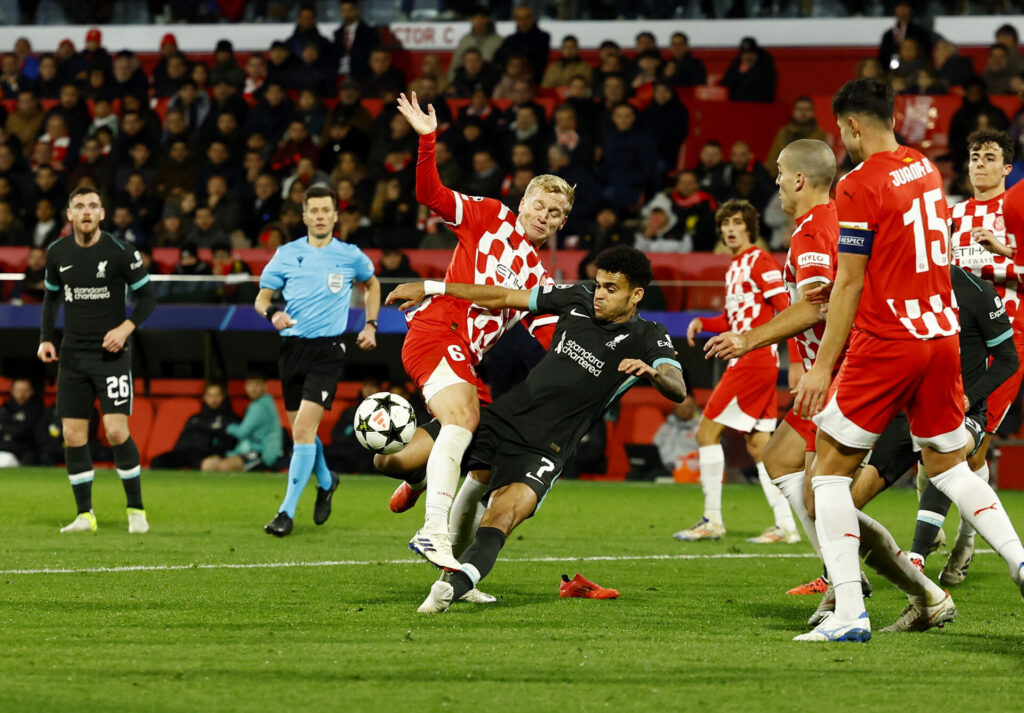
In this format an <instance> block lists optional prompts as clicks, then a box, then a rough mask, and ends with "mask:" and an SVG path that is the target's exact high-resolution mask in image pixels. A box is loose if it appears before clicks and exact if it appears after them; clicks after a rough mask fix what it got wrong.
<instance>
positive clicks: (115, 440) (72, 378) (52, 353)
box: [37, 187, 156, 534]
mask: <svg viewBox="0 0 1024 713" xmlns="http://www.w3.org/2000/svg"><path fill="white" fill-rule="evenodd" d="M104 215H105V213H104V211H103V203H102V201H101V200H100V197H99V194H98V193H97V192H96V190H95V189H92V188H84V187H83V188H76V189H75V190H74V191H72V192H71V196H70V198H69V199H68V209H67V217H68V220H70V221H71V226H72V229H73V232H72V234H71V235H69V236H67V237H65V238H61V239H60V240H58V241H56V242H55V243H53V244H52V245H51V246H50V247H49V249H48V250H47V251H46V277H45V286H46V295H45V297H44V299H43V319H42V328H41V330H40V331H41V333H40V339H39V351H38V352H37V354H38V356H39V358H40V359H41V360H42V361H43V362H46V363H50V362H54V361H57V360H58V357H57V348H56V346H54V329H55V326H56V322H57V312H58V311H59V309H60V301H61V298H63V300H64V339H63V341H62V342H61V349H60V363H59V369H58V372H57V415H58V416H59V417H60V419H61V423H62V425H63V429H64V443H65V454H66V459H67V468H68V479H69V480H70V481H71V488H72V490H73V491H74V494H75V502H76V503H77V505H78V517H76V518H75V519H74V520H73V521H72V522H71V524H69V525H67V526H65V527H63V528H61V532H88V531H94V530H96V518H95V516H94V515H93V512H92V480H93V469H92V457H91V455H90V454H89V446H88V429H89V415H90V413H91V412H92V405H93V402H94V401H95V400H96V399H97V397H98V398H99V400H100V406H101V408H102V411H103V427H104V429H105V430H106V433H107V439H108V440H109V441H110V445H111V447H112V448H113V451H114V463H115V465H116V466H117V472H118V475H120V476H121V483H122V484H123V485H124V491H125V495H126V499H127V501H128V532H131V533H139V534H141V533H145V532H147V531H148V530H149V523H148V522H147V521H146V512H145V510H143V507H142V486H141V484H140V466H139V449H138V448H137V447H136V445H135V441H133V440H132V437H131V434H130V433H129V431H128V414H130V413H131V410H132V371H131V366H132V361H131V353H130V352H129V349H128V345H127V340H128V336H129V335H130V334H131V333H132V332H134V331H135V329H136V328H137V327H138V326H139V325H140V324H142V322H143V321H145V319H146V318H147V317H148V316H149V315H150V314H151V313H152V311H153V308H154V307H155V306H156V298H155V295H154V290H153V286H152V285H151V284H150V282H149V274H148V273H147V272H146V268H145V267H143V265H142V256H141V255H140V254H139V252H138V251H137V250H135V249H134V248H132V247H130V246H128V245H125V244H124V243H122V242H120V241H118V240H117V239H115V238H114V237H113V236H111V235H110V234H109V233H104V232H102V231H101V230H100V227H99V226H100V222H101V221H102V220H103V218H104ZM129 289H130V290H132V292H133V293H134V295H135V309H134V310H132V314H131V316H130V317H128V318H125V292H126V291H127V290H129Z"/></svg>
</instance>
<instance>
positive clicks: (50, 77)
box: [35, 52, 64, 99]
mask: <svg viewBox="0 0 1024 713" xmlns="http://www.w3.org/2000/svg"><path fill="white" fill-rule="evenodd" d="M63 83H64V78H63V77H62V76H61V74H60V65H59V64H58V63H57V58H56V57H55V56H54V55H52V54H50V53H49V52H48V53H46V54H44V55H43V56H41V57H40V58H39V79H37V80H36V83H35V93H36V96H37V97H38V98H39V99H56V98H57V97H59V96H60V88H61V85H62V84H63Z"/></svg>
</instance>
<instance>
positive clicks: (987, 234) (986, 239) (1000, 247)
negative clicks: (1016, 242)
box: [971, 228, 1013, 257]
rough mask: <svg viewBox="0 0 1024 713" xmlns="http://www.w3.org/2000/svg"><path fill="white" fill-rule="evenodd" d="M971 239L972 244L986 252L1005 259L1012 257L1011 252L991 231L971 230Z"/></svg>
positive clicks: (982, 229)
mask: <svg viewBox="0 0 1024 713" xmlns="http://www.w3.org/2000/svg"><path fill="white" fill-rule="evenodd" d="M971 237H973V238H974V242H976V243H977V244H978V245H980V246H981V247H983V248H985V249H986V250H988V251H989V252H990V253H995V254H996V255H1003V256H1005V257H1013V250H1011V249H1010V247H1009V246H1008V245H1006V244H1005V243H1003V242H1002V241H1001V240H1000V239H999V238H997V237H996V236H995V234H993V233H992V231H991V230H986V229H985V228H973V229H972V230H971Z"/></svg>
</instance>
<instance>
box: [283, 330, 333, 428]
mask: <svg viewBox="0 0 1024 713" xmlns="http://www.w3.org/2000/svg"><path fill="white" fill-rule="evenodd" d="M277 366H278V369H279V370H280V372H281V392H282V393H283V394H284V408H285V410H286V411H298V409H299V403H300V402H302V401H303V400H306V401H312V402H313V403H315V404H319V405H321V406H323V407H324V408H325V409H328V410H330V408H331V404H332V403H334V392H335V391H337V389H338V381H340V380H341V372H342V369H344V367H345V344H344V342H342V341H341V337H320V338H318V339H302V338H301V337H285V338H284V339H283V340H282V342H281V353H280V357H279V358H278V362H277Z"/></svg>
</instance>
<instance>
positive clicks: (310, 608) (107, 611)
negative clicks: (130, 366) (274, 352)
mask: <svg viewBox="0 0 1024 713" xmlns="http://www.w3.org/2000/svg"><path fill="white" fill-rule="evenodd" d="M0 485H2V490H0V492H2V504H0V528H2V532H3V537H2V539H0V543H2V544H0V553H2V554H0V641H2V645H0V711H3V712H4V713H15V712H16V711H33V712H35V713H38V712H49V711H56V712H64V711H75V712H76V713H79V712H85V711H135V712H149V711H181V712H186V711H187V712H193V711H261V712H263V711H382V712H384V713H401V712H404V711H417V712H419V711H487V712H489V711H517V712H526V711H594V710H610V711H622V710H630V711H633V710H635V711H690V710H692V711H701V712H708V711H738V712H743V713H756V712H759V711H766V712H768V711H771V712H775V711H826V712H827V713H835V712H836V711H847V710H857V711H872V712H878V711H900V712H901V713H907V712H908V711H918V710H920V711H933V710H949V709H950V708H953V709H960V708H963V709H967V710H971V711H972V713H974V712H976V711H988V710H991V711H1013V710H1020V709H1021V705H1022V703H1021V701H1022V695H1024V684H1022V683H1021V672H1022V671H1024V603H1022V602H1021V598H1020V595H1019V594H1018V592H1017V589H1016V587H1014V586H1013V585H1012V584H1011V582H1010V580H1009V578H1008V576H1007V570H1006V567H1005V566H1004V564H1003V562H1002V561H1001V560H1000V559H999V558H998V557H996V556H995V555H992V554H982V555H979V556H978V557H976V558H975V562H974V564H973V565H972V567H971V571H970V574H969V576H968V579H967V581H966V582H965V583H964V585H962V586H961V587H958V588H957V589H956V590H954V592H953V594H954V597H955V599H956V601H957V604H958V608H959V612H960V613H959V617H958V618H957V621H956V622H954V623H953V624H950V625H948V626H947V627H946V628H945V629H943V630H935V631H930V632H927V633H925V634H882V633H879V632H878V630H880V629H881V628H882V627H883V626H886V625H888V624H889V623H891V621H892V620H894V619H895V618H896V617H897V616H898V615H899V613H900V611H901V609H902V608H903V606H904V603H905V599H903V598H902V596H901V595H899V594H898V593H897V592H896V591H895V590H894V589H892V588H891V587H890V586H889V585H888V584H887V583H886V582H885V581H884V580H882V579H881V578H880V577H878V576H877V575H876V576H872V581H873V583H874V584H875V595H874V597H873V598H872V599H871V600H869V611H870V612H871V617H872V623H873V625H874V629H875V631H876V633H875V637H874V639H873V640H872V641H871V642H870V643H868V644H829V645H815V644H801V643H796V642H792V641H790V639H791V638H792V636H794V635H795V634H798V633H801V632H802V631H804V630H805V628H806V627H805V621H806V618H807V616H808V615H809V614H810V612H811V610H812V609H813V608H814V607H815V606H816V604H817V597H791V596H787V595H786V594H785V591H786V589H788V588H789V587H791V586H793V585H795V584H798V583H800V582H803V581H806V580H808V579H811V578H813V577H814V576H816V575H817V573H818V563H817V560H816V559H814V558H812V557H809V556H805V555H807V554H808V550H807V547H806V545H805V544H800V545H784V546H764V545H762V546H757V545H750V544H747V543H746V541H745V539H746V538H747V537H749V536H752V535H756V534H759V533H760V531H761V530H762V529H763V528H764V527H765V526H766V525H767V524H768V521H769V516H770V512H769V510H768V507H767V505H765V503H764V502H763V496H762V494H761V491H760V488H758V487H756V486H748V487H744V486H727V487H726V489H725V495H724V501H725V508H726V509H725V518H726V525H727V527H729V534H728V535H727V536H726V538H725V539H724V540H722V541H720V542H715V543H689V544H682V543H678V542H676V541H674V540H673V539H672V536H671V535H672V533H673V532H674V531H675V530H677V529H680V528H682V527H684V526H689V525H690V524H691V523H692V522H693V520H695V519H696V518H697V516H698V515H699V510H700V491H699V489H698V488H697V487H696V486H678V485H676V486H673V485H648V484H622V483H617V484H605V483H576V482H560V483H559V484H558V485H557V486H556V488H555V490H554V492H553V493H552V494H551V496H550V497H549V498H548V499H547V501H546V502H545V505H544V507H543V509H542V511H541V512H540V514H539V515H538V516H537V517H536V518H534V519H533V520H532V521H529V522H527V523H526V524H525V525H523V526H522V527H521V528H520V530H519V531H518V532H516V533H514V534H513V536H512V537H511V538H510V540H509V542H508V544H507V545H506V547H505V549H504V551H503V552H502V558H501V559H499V561H498V564H497V566H496V568H495V570H494V572H493V573H492V575H491V576H490V577H489V578H487V579H486V580H485V581H484V582H483V586H482V589H484V590H485V591H488V592H491V593H493V594H495V595H497V596H498V597H499V601H498V603H497V604H492V605H469V604H456V605H455V606H453V608H452V610H451V611H449V612H448V613H446V614H443V615H434V616H428V615H422V614H417V613H416V607H417V606H418V605H419V603H420V601H422V599H423V597H424V596H425V594H426V592H427V590H428V589H429V586H430V584H431V582H432V581H433V580H434V579H435V571H434V570H433V569H432V568H430V567H429V566H428V565H426V564H423V563H420V562H418V561H417V560H416V558H415V557H414V555H413V554H412V553H411V552H409V551H408V550H407V549H406V546H407V542H408V539H409V537H410V536H411V535H412V534H413V532H414V531H415V530H416V528H417V527H418V525H419V524H420V522H421V516H422V509H421V507H418V508H416V509H415V510H414V511H412V512H410V513H407V514H405V515H401V516H399V515H393V514H391V513H390V511H388V509H387V498H388V495H389V493H390V492H391V490H392V489H393V486H394V481H391V480H388V479H386V478H382V477H379V478H378V477H361V478H355V477H350V478H343V479H342V484H341V487H340V489H339V491H338V493H337V494H336V496H335V499H334V503H335V510H334V514H333V516H332V518H331V520H330V521H329V522H328V523H327V524H326V525H324V526H322V527H316V526H314V525H313V524H312V509H313V505H312V504H313V488H312V486H310V488H309V489H308V491H307V492H306V493H305V496H304V498H303V501H302V503H301V505H300V508H299V513H298V517H297V518H296V527H295V531H294V532H293V533H292V535H291V536H289V537H287V538H285V539H283V540H278V539H275V538H271V537H268V536H267V535H265V534H264V533H263V531H262V525H263V524H264V523H265V522H266V521H268V520H269V519H270V518H271V517H272V516H273V514H274V512H275V508H276V506H277V505H278V503H279V502H280V499H281V497H282V495H283V489H284V478H283V477H282V476H280V475H238V476H204V475H201V474H197V473H170V472H147V473H145V475H144V483H143V488H144V495H145V498H146V504H147V512H148V514H149V519H150V522H151V524H152V530H151V532H150V533H149V534H148V535H144V536H130V535H128V534H127V523H126V519H125V511H124V502H123V493H122V491H121V487H120V484H119V483H118V481H117V478H116V476H115V475H114V474H113V473H112V472H109V471H103V472H100V473H99V474H98V476H97V481H96V484H95V488H94V498H95V510H96V516H97V518H98V520H99V523H100V529H99V531H98V532H97V533H95V534H91V533H90V534H84V535H83V534H76V535H59V534H58V532H57V530H58V527H59V526H60V525H61V524H63V523H65V522H67V521H68V519H69V518H70V517H71V516H72V515H73V501H72V497H71V492H70V488H69V487H68V485H67V480H66V477H65V476H64V474H63V473H62V472H61V471H59V470H57V469H17V470H11V471H5V472H0ZM1002 495H1003V498H1004V502H1005V503H1006V506H1007V509H1008V510H1009V512H1010V514H1011V517H1012V518H1013V519H1014V521H1015V522H1016V524H1017V525H1018V526H1019V527H1020V526H1024V494H1021V493H1003V494H1002ZM915 511H916V502H915V499H914V495H913V493H912V492H911V491H909V490H898V491H894V492H890V493H886V494H883V495H882V496H881V498H880V499H879V501H878V502H876V503H873V504H872V505H871V506H870V507H869V512H870V513H872V514H873V515H874V516H875V517H876V518H878V519H880V520H881V521H882V522H883V523H885V524H887V525H888V526H889V527H890V529H891V530H892V532H893V534H894V535H895V536H896V538H897V540H898V541H899V542H900V543H901V544H903V545H904V546H907V545H908V544H909V540H910V537H911V533H912V531H913V518H914V513H915ZM951 519H952V520H953V521H954V522H953V523H951V524H950V525H948V526H947V534H950V535H952V534H953V533H954V532H955V519H956V518H955V517H954V518H951ZM761 554H763V555H766V556H765V557H758V556H757V555H761ZM683 555H692V556H694V557H692V558H685V557H682V556H683ZM730 555H731V557H730ZM739 555H753V556H752V557H743V556H739ZM784 555H789V556H784ZM944 562H945V553H944V552H940V553H939V554H938V555H935V556H933V557H932V558H931V559H930V561H929V574H931V575H933V576H935V575H937V574H938V572H939V570H940V569H941V567H942V565H943V563H944ZM274 564H279V565H288V564H290V565H291V566H276V567H274V566H271V565H274ZM132 567H134V568H137V569H126V568H132ZM104 569H106V571H103V570H104ZM57 570H63V571H57ZM577 571H579V572H582V573H583V574H584V575H585V576H587V577H589V578H590V579H593V580H595V581H597V582H599V583H600V584H603V585H605V586H610V587H616V588H618V589H619V590H621V592H622V597H621V598H620V599H618V600H615V601H590V600H579V599H574V600H562V599H559V598H558V596H557V591H558V586H557V585H558V581H559V575H561V574H563V573H565V574H568V575H570V576H572V575H573V574H574V573H575V572H577ZM871 574H872V573H870V572H869V576H870V575H871Z"/></svg>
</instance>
